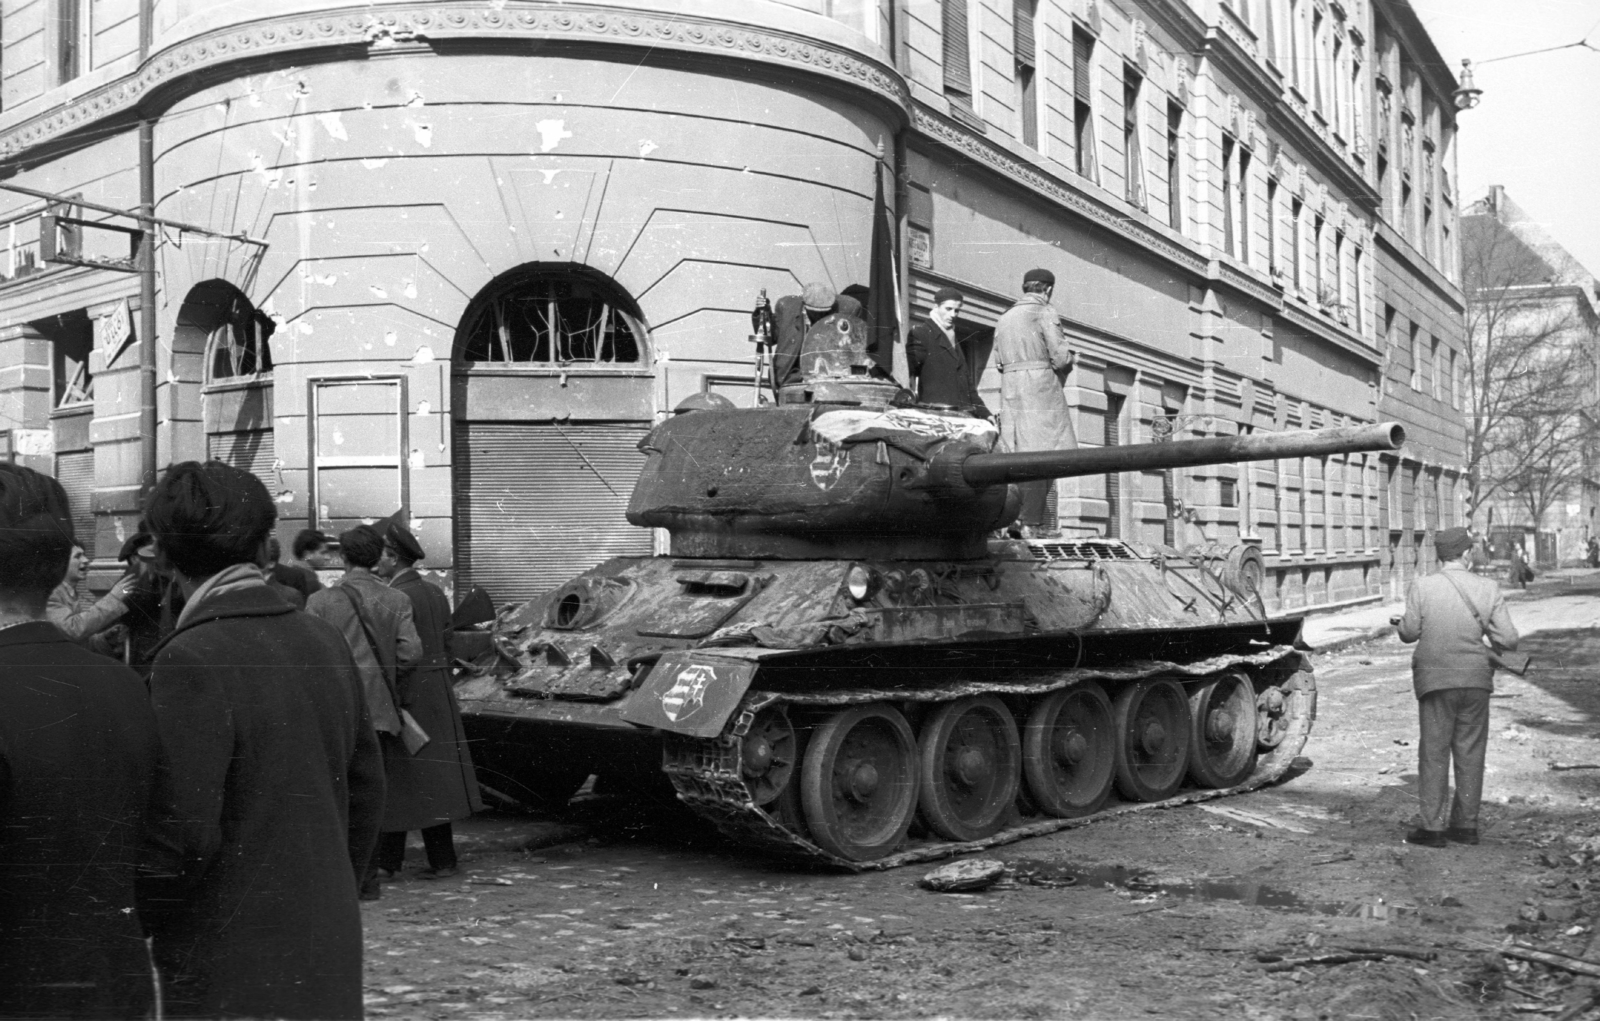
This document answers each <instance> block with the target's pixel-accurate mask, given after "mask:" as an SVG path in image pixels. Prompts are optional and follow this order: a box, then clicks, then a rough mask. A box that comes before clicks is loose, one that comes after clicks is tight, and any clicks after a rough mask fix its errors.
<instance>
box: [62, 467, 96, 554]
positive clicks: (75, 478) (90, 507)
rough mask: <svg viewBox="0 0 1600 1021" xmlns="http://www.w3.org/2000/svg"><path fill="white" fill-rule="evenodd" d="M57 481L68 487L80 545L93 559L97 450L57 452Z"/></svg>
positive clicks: (68, 495) (70, 505) (68, 498)
mask: <svg viewBox="0 0 1600 1021" xmlns="http://www.w3.org/2000/svg"><path fill="white" fill-rule="evenodd" d="M56 481H57V482H59V483H61V488H62V489H65V490H66V491H67V505H68V506H69V507H71V508H72V530H73V531H74V532H75V533H76V534H77V539H78V545H79V546H82V547H83V551H84V552H85V553H87V554H89V556H90V558H91V559H92V558H93V557H94V555H95V549H94V450H92V449H90V450H74V451H72V452H71V453H67V454H57V455H56Z"/></svg>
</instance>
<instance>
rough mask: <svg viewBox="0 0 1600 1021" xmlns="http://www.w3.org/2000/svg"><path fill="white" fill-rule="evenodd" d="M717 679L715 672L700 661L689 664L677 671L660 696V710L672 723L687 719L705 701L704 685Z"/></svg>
mask: <svg viewBox="0 0 1600 1021" xmlns="http://www.w3.org/2000/svg"><path fill="white" fill-rule="evenodd" d="M716 679H717V672H716V671H715V670H714V669H712V668H711V667H708V666H706V665H704V664H701V663H695V664H691V665H689V666H686V667H684V668H683V669H682V670H680V671H679V672H678V676H677V679H676V680H674V681H673V682H672V687H670V688H668V689H667V690H666V692H665V693H663V694H662V696H661V711H662V712H663V713H665V714H666V716H667V719H669V720H671V721H672V722H673V723H677V722H678V721H679V720H684V719H688V718H689V717H690V716H693V715H694V714H695V713H697V712H699V711H700V708H701V706H703V705H705V703H706V687H707V686H708V685H709V684H710V683H711V682H712V681H714V680H716Z"/></svg>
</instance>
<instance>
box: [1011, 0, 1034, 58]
mask: <svg viewBox="0 0 1600 1021" xmlns="http://www.w3.org/2000/svg"><path fill="white" fill-rule="evenodd" d="M1034 2H1035V0H1017V6H1016V20H1015V21H1014V22H1013V25H1012V27H1013V29H1014V32H1015V37H1016V38H1015V44H1014V46H1013V49H1014V50H1015V51H1016V55H1017V63H1018V64H1022V65H1024V66H1025V67H1035V66H1037V65H1038V60H1037V58H1036V57H1035V55H1034V43H1033V13H1034V12H1033V5H1034Z"/></svg>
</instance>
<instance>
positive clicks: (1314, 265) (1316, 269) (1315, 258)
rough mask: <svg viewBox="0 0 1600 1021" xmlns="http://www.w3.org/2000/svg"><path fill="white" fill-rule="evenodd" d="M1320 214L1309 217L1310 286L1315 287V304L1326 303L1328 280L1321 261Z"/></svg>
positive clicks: (1321, 222) (1321, 221)
mask: <svg viewBox="0 0 1600 1021" xmlns="http://www.w3.org/2000/svg"><path fill="white" fill-rule="evenodd" d="M1322 224H1323V219H1322V215H1321V214H1320V213H1319V214H1317V215H1316V216H1314V217H1312V218H1311V274H1312V275H1311V286H1312V287H1314V288H1315V289H1316V299H1317V304H1319V305H1326V304H1327V303H1328V281H1327V275H1326V274H1325V272H1324V271H1325V270H1326V269H1327V267H1326V266H1325V265H1324V264H1323V261H1322Z"/></svg>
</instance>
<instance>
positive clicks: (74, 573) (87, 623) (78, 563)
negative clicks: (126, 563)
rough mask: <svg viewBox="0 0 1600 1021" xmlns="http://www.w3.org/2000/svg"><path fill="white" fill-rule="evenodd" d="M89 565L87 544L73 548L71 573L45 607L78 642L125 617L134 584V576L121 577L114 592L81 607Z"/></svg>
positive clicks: (53, 621)
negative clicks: (80, 596) (80, 591)
mask: <svg viewBox="0 0 1600 1021" xmlns="http://www.w3.org/2000/svg"><path fill="white" fill-rule="evenodd" d="M88 567H89V557H88V554H86V553H84V551H83V547H82V546H74V547H72V559H71V560H69V561H68V562H67V576H66V577H65V578H63V579H62V580H61V584H59V585H57V586H56V588H55V591H54V592H52V593H50V601H49V602H48V603H47V604H46V605H45V610H44V615H45V617H46V618H48V619H49V621H50V622H51V623H52V624H54V625H55V626H56V627H58V628H60V629H61V630H62V631H64V632H66V635H67V637H68V638H71V639H72V640H73V641H77V642H81V641H84V640H85V639H88V638H92V637H94V636H95V635H97V634H99V633H100V632H102V631H104V630H105V629H106V628H109V627H111V626H112V625H113V624H115V623H116V622H117V621H119V620H121V619H122V615H123V614H124V613H127V612H128V603H127V600H126V598H125V597H126V596H127V594H128V589H129V588H131V587H132V586H133V580H132V579H131V578H129V577H122V578H118V579H117V583H116V584H115V585H112V586H111V591H110V592H107V593H106V594H105V595H103V596H101V597H100V598H99V599H98V600H96V601H95V603H94V604H93V605H92V606H89V607H86V608H84V609H81V610H80V609H79V608H78V584H79V582H81V581H83V575H84V571H85V570H87V569H88Z"/></svg>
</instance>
